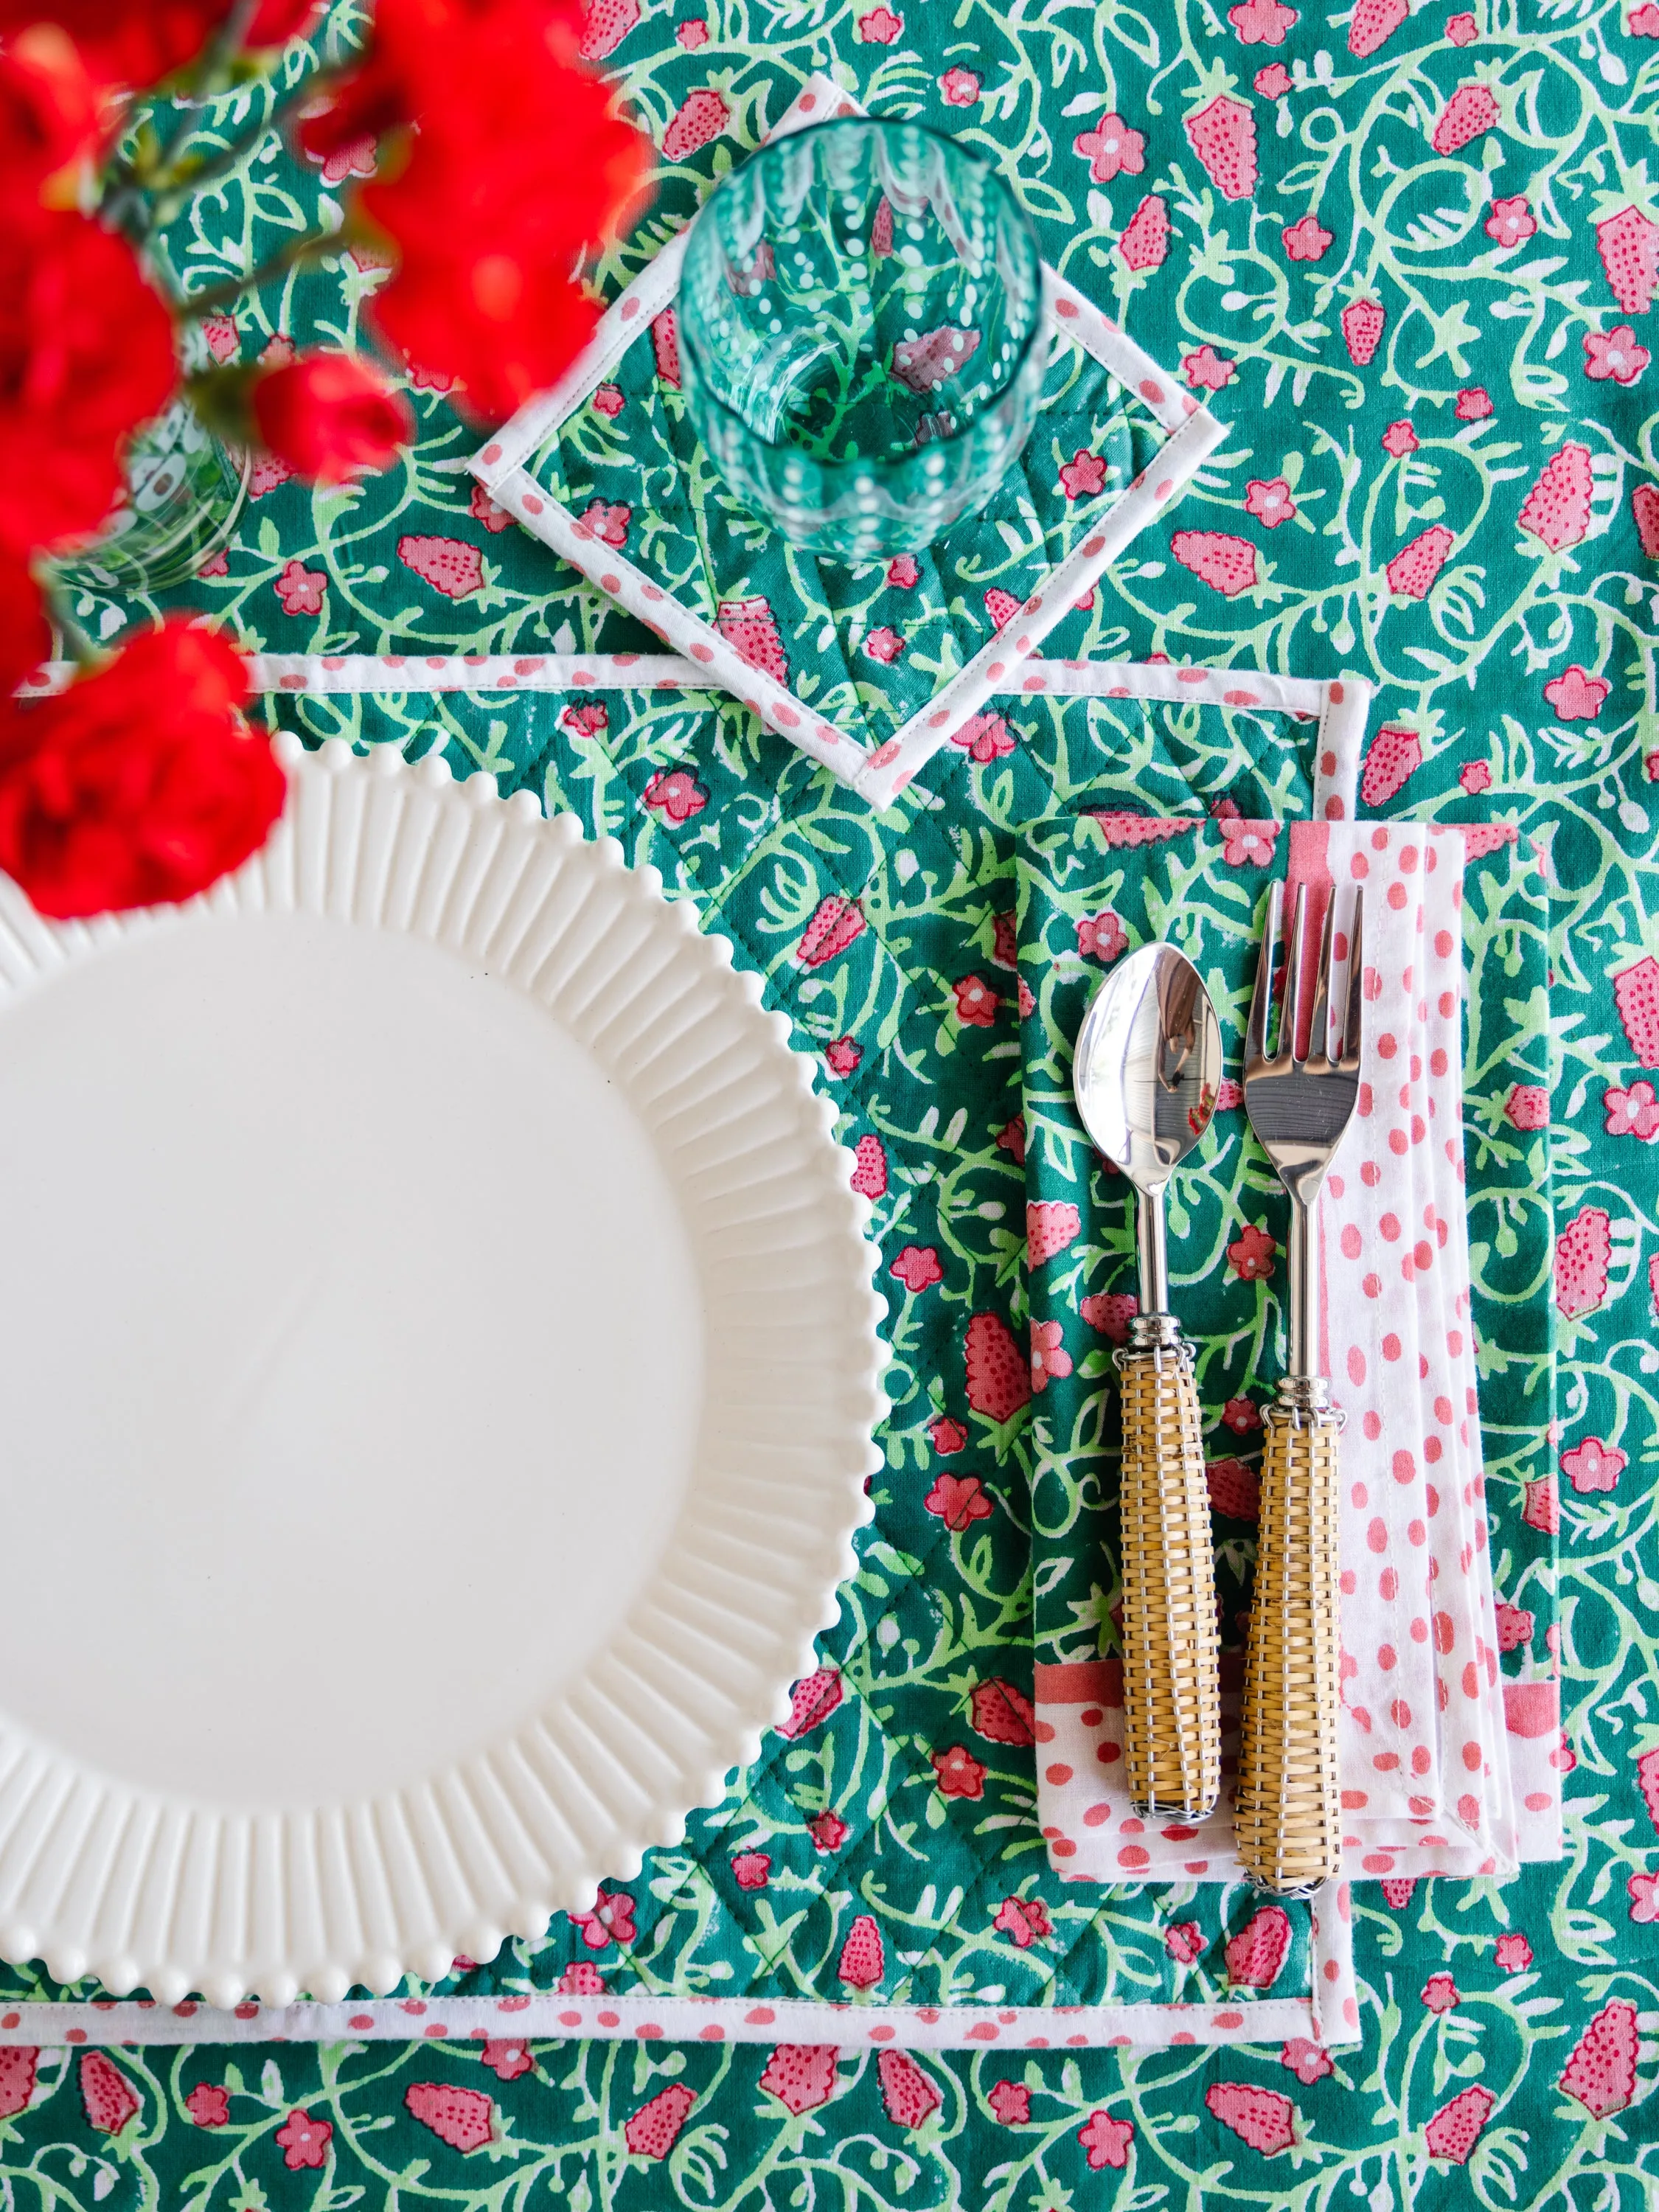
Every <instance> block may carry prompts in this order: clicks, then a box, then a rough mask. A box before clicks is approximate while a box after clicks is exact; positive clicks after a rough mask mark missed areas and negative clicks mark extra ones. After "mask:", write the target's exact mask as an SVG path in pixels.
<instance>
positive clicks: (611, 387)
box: [593, 384, 628, 422]
mask: <svg viewBox="0 0 1659 2212" xmlns="http://www.w3.org/2000/svg"><path fill="white" fill-rule="evenodd" d="M627 404H628V402H627V401H626V400H625V399H624V398H623V393H622V387H621V386H620V385H616V384H602V385H600V386H599V390H598V391H597V392H595V393H594V394H593V406H594V410H595V412H596V413H598V414H600V415H606V416H609V417H610V418H611V421H612V422H615V421H616V419H617V416H618V415H620V414H621V413H622V411H623V408H624V407H625V406H626V405H627Z"/></svg>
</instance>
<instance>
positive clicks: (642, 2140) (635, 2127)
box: [623, 2081, 697, 2158]
mask: <svg viewBox="0 0 1659 2212" xmlns="http://www.w3.org/2000/svg"><path fill="white" fill-rule="evenodd" d="M696 2101H697V2093H696V2090H695V2089H692V2088H689V2087H687V2085H686V2084H685V2083H684V2081H671V2082H670V2083H669V2085H668V2087H666V2088H665V2089H659V2091H658V2093H657V2094H656V2095H655V2096H654V2097H650V2098H647V2100H646V2102H645V2103H644V2104H642V2105H641V2106H640V2109H639V2110H638V2112H635V2115H634V2117H633V2118H632V2119H630V2120H629V2123H628V2124H627V2126H626V2127H625V2128H624V2129H623V2140H624V2141H625V2142H626V2143H627V2145H628V2148H629V2150H630V2151H632V2152H633V2154H634V2155H635V2158H666V2157H667V2155H668V2154H669V2152H670V2151H671V2150H672V2149H673V2148H674V2144H675V2142H676V2141H677V2140H678V2136H679V2132H680V2130H681V2129H682V2128H683V2127H684V2125H685V2121H686V2115H687V2114H688V2113H689V2112H690V2110H691V2107H692V2106H693V2105H695V2104H696Z"/></svg>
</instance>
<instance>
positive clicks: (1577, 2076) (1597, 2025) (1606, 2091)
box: [1560, 1997, 1637, 2120]
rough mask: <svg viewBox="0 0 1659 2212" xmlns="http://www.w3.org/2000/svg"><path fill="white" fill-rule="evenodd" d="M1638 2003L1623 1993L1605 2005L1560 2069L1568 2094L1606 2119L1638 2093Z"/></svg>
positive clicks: (1562, 2085) (1591, 2111)
mask: <svg viewBox="0 0 1659 2212" xmlns="http://www.w3.org/2000/svg"><path fill="white" fill-rule="evenodd" d="M1636 2042H1637V2035H1636V2007H1635V2006H1634V2005H1633V2004H1630V2003H1627V2002H1626V2000H1625V1999H1624V1998H1622V1997H1615V1998H1614V1999H1613V2002H1612V2003H1611V2004H1606V2005H1603V2006H1602V2008H1601V2011H1600V2012H1598V2013H1597V2014H1596V2015H1595V2018H1594V2019H1593V2020H1592V2021H1590V2023H1589V2027H1586V2028H1585V2030H1584V2033H1583V2035H1581V2036H1580V2037H1579V2039H1578V2040H1577V2043H1576V2044H1575V2045H1573V2048H1572V2051H1571V2055H1570V2057H1568V2060H1567V2063H1566V2064H1565V2066H1564V2067H1563V2068H1562V2069H1561V2084H1560V2086H1561V2087H1562V2088H1564V2089H1565V2091H1566V2093H1567V2094H1568V2096H1570V2097H1572V2098H1574V2099H1576V2100H1577V2102H1578V2103H1579V2104H1581V2105H1582V2106H1583V2107H1584V2110H1585V2111H1586V2112H1590V2113H1593V2114H1594V2115H1595V2118H1597V2119H1598V2120H1604V2119H1605V2118H1607V2114H1608V2113H1609V2112H1623V2110H1624V2109H1625V2106H1626V2105H1628V2104H1629V2102H1630V2101H1631V2099H1632V2097H1633V2096H1634V2095H1635V2094H1636Z"/></svg>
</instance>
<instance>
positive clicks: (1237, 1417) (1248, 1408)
mask: <svg viewBox="0 0 1659 2212" xmlns="http://www.w3.org/2000/svg"><path fill="white" fill-rule="evenodd" d="M1221 1418H1222V1420H1223V1421H1224V1422H1225V1425H1226V1426H1227V1427H1228V1428H1230V1429H1231V1431H1232V1432H1233V1434H1234V1435H1235V1436H1236V1437H1247V1436H1249V1432H1250V1431H1251V1430H1252V1429H1259V1428H1260V1427H1261V1409H1260V1408H1259V1407H1258V1406H1257V1405H1256V1402H1255V1400H1254V1399H1253V1398H1229V1399H1228V1401H1227V1402H1226V1404H1225V1406H1224V1407H1222V1409H1221Z"/></svg>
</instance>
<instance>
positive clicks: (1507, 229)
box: [1486, 198, 1538, 246]
mask: <svg viewBox="0 0 1659 2212" xmlns="http://www.w3.org/2000/svg"><path fill="white" fill-rule="evenodd" d="M1537 228H1538V225H1537V224H1536V223H1535V222H1534V221H1533V214H1532V210H1531V209H1530V208H1529V207H1528V205H1527V203H1526V201H1525V199H1524V198H1522V199H1513V200H1494V201H1493V202H1492V213H1491V214H1490V215H1489V216H1487V217H1486V235H1487V237H1488V238H1495V239H1496V240H1497V241H1498V244H1499V246H1519V245H1520V243H1521V241H1522V239H1523V238H1530V237H1531V236H1532V234H1533V233H1534V231H1535V230H1536V229H1537Z"/></svg>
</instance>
